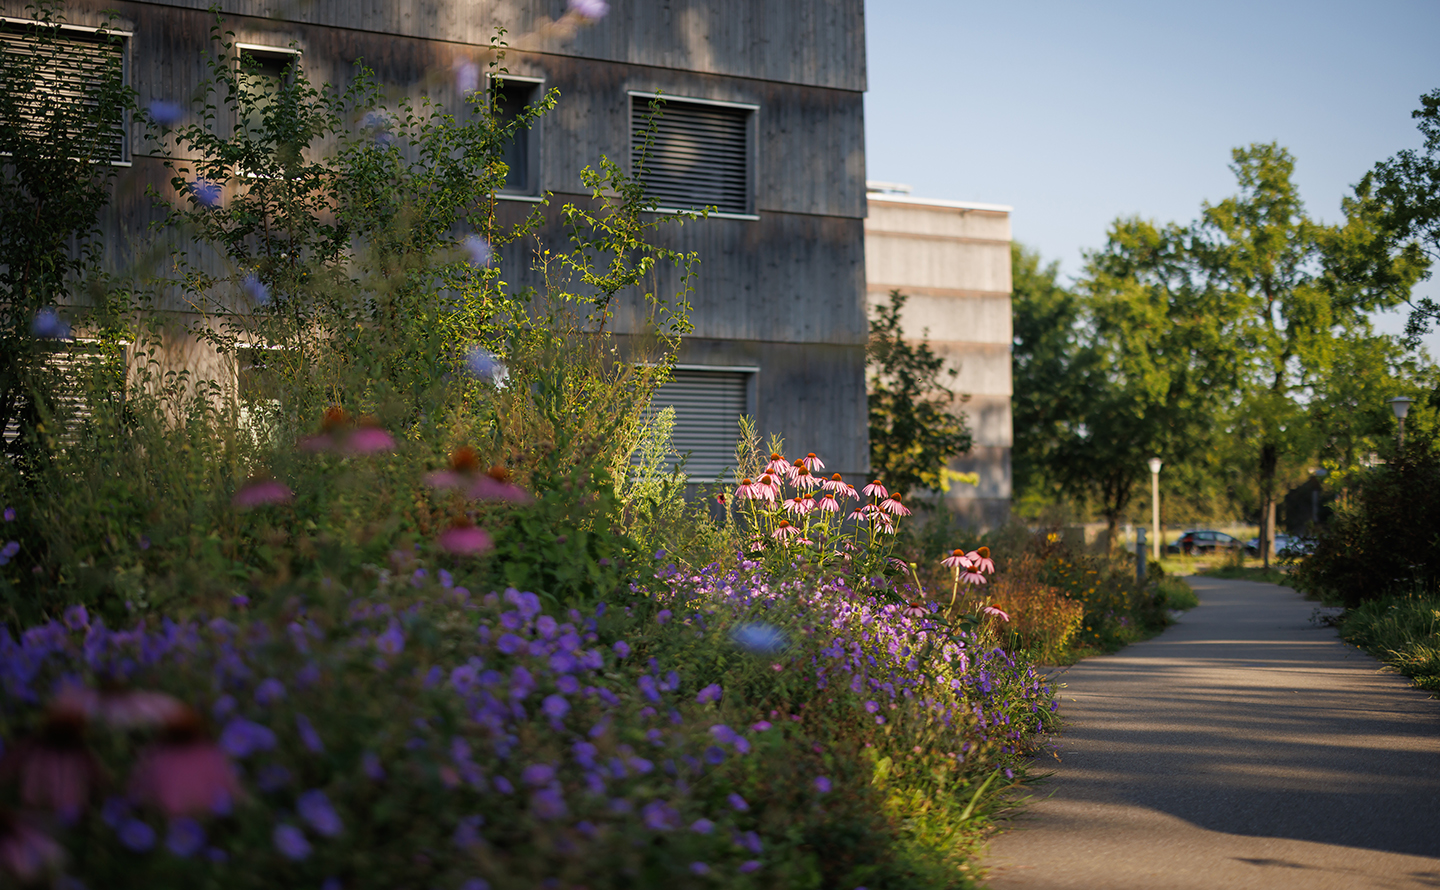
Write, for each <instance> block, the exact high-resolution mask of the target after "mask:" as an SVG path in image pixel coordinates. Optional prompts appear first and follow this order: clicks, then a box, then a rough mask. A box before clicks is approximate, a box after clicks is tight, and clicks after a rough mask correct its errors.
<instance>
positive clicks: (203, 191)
mask: <svg viewBox="0 0 1440 890" xmlns="http://www.w3.org/2000/svg"><path fill="white" fill-rule="evenodd" d="M190 193H191V194H192V195H194V196H195V200H196V202H197V203H199V204H200V205H201V206H203V207H219V206H220V183H218V182H212V181H210V180H208V179H206V178H204V177H203V176H202V177H200V178H199V179H196V180H195V181H194V182H192V183H190Z"/></svg>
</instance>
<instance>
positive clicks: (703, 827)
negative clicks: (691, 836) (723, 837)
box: [690, 819, 715, 834]
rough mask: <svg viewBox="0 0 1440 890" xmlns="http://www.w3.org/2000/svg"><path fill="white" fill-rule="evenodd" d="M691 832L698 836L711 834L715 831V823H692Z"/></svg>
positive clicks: (706, 821) (700, 820) (704, 820)
mask: <svg viewBox="0 0 1440 890" xmlns="http://www.w3.org/2000/svg"><path fill="white" fill-rule="evenodd" d="M690 830H691V831H693V832H695V833H696V834H709V833H710V832H712V831H714V830H715V823H714V822H711V821H710V820H709V819H696V820H695V821H694V822H692V823H690Z"/></svg>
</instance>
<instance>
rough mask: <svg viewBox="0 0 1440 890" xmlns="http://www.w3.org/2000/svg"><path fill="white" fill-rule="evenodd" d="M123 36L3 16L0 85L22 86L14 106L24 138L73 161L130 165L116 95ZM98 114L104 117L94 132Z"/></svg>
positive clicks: (122, 68)
mask: <svg viewBox="0 0 1440 890" xmlns="http://www.w3.org/2000/svg"><path fill="white" fill-rule="evenodd" d="M128 37H129V35H128V34H126V33H124V32H118V31H101V30H97V29H95V28H81V27H77V26H69V25H65V26H56V27H45V26H41V25H37V24H36V23H34V22H26V21H21V20H17V19H0V81H4V80H10V79H12V78H13V79H14V80H15V81H16V82H18V83H21V84H23V85H24V86H23V87H22V89H21V90H20V91H19V93H20V95H18V96H16V99H17V102H16V105H17V107H16V108H15V112H16V116H17V118H18V120H17V123H18V124H19V131H20V134H19V135H20V136H21V138H27V139H34V140H37V141H42V142H45V143H48V144H52V145H56V146H62V147H64V150H65V151H66V152H68V153H69V156H70V157H76V158H94V159H103V160H108V161H109V162H110V163H112V164H128V163H129V154H128V148H129V146H128V145H127V144H126V139H125V132H126V124H127V122H128V121H127V120H126V116H125V112H124V110H123V107H124V106H123V98H122V94H121V92H120V90H121V89H123V87H124V85H125V82H126V79H127V72H126V65H125V41H126V40H127V39H128ZM32 78H33V80H32ZM97 114H98V115H100V116H102V117H108V118H109V120H108V121H106V122H105V124H104V125H103V126H100V127H96V126H95V120H96V115H97Z"/></svg>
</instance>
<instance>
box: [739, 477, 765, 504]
mask: <svg viewBox="0 0 1440 890" xmlns="http://www.w3.org/2000/svg"><path fill="white" fill-rule="evenodd" d="M735 497H736V498H737V499H739V500H742V501H758V500H760V499H761V498H763V497H765V495H763V494H761V493H759V492H758V491H756V489H755V483H754V482H753V481H752V480H750V479H748V478H746V479H741V480H740V486H739V487H738V488H736V489H735Z"/></svg>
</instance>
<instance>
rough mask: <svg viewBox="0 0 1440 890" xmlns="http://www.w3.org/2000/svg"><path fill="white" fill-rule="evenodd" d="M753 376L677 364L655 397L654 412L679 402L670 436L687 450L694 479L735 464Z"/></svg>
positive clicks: (687, 468)
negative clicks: (697, 369)
mask: <svg viewBox="0 0 1440 890" xmlns="http://www.w3.org/2000/svg"><path fill="white" fill-rule="evenodd" d="M749 377H750V375H749V374H747V373H746V372H744V371H690V370H677V371H675V374H674V377H673V378H672V379H671V380H670V382H668V383H666V384H665V385H664V386H662V387H660V389H659V390H657V391H656V393H655V397H654V398H653V399H651V401H650V411H651V413H652V415H653V414H658V413H659V412H660V410H661V409H663V408H665V407H666V406H673V407H674V408H675V426H674V428H673V429H672V430H671V434H670V438H671V441H672V443H673V444H674V446H675V451H676V452H678V453H679V454H681V455H688V460H687V461H686V463H685V475H687V476H689V477H690V478H691V479H695V480H696V481H703V482H709V481H713V480H714V479H715V478H716V477H717V476H719V475H720V473H721V472H723V471H724V470H725V469H726V468H727V467H729V468H733V467H734V465H735V442H736V440H737V439H738V438H739V434H740V427H739V421H740V418H741V416H743V415H744V414H745V387H746V384H747V383H748V382H749Z"/></svg>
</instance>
